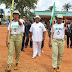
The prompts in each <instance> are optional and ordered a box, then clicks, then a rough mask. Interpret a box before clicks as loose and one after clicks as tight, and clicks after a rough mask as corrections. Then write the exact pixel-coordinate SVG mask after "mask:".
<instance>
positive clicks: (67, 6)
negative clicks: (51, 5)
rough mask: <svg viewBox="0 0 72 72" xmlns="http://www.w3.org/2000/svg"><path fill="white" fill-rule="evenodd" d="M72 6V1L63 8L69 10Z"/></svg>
mask: <svg viewBox="0 0 72 72" xmlns="http://www.w3.org/2000/svg"><path fill="white" fill-rule="evenodd" d="M71 7H72V5H71V4H70V3H67V4H65V5H63V9H64V10H65V11H67V12H68V10H69V9H70V8H71Z"/></svg>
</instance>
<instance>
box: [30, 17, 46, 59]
mask: <svg viewBox="0 0 72 72" xmlns="http://www.w3.org/2000/svg"><path fill="white" fill-rule="evenodd" d="M30 32H31V36H30V37H31V39H32V41H33V57H32V58H35V57H36V56H37V54H38V56H39V57H40V56H41V43H42V40H44V39H45V32H46V29H45V27H44V25H43V24H42V23H41V22H40V17H39V16H36V17H35V22H34V23H33V24H32V26H31V28H30Z"/></svg>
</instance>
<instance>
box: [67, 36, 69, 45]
mask: <svg viewBox="0 0 72 72" xmlns="http://www.w3.org/2000/svg"><path fill="white" fill-rule="evenodd" d="M69 38H70V36H69V35H67V46H69Z"/></svg>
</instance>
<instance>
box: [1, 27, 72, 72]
mask: <svg viewBox="0 0 72 72" xmlns="http://www.w3.org/2000/svg"><path fill="white" fill-rule="evenodd" d="M6 34H7V27H0V72H5V71H4V70H5V69H6V67H7V59H8V48H7V47H6V44H5V41H6ZM48 40H49V38H48V34H46V39H45V46H44V49H43V50H44V54H41V57H38V56H37V57H36V58H35V59H32V48H30V47H29V46H28V47H27V48H25V52H21V54H20V61H19V70H18V71H14V70H13V69H14V64H15V56H14V63H13V67H12V72H52V71H53V69H52V59H51V52H52V50H51V49H49V47H48ZM60 69H61V72H72V49H71V48H69V49H67V48H66V45H65V49H64V56H63V60H62V63H61V66H60Z"/></svg>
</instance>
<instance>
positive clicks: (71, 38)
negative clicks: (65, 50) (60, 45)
mask: <svg viewBox="0 0 72 72" xmlns="http://www.w3.org/2000/svg"><path fill="white" fill-rule="evenodd" d="M70 40H71V46H72V34H71V36H70Z"/></svg>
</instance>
